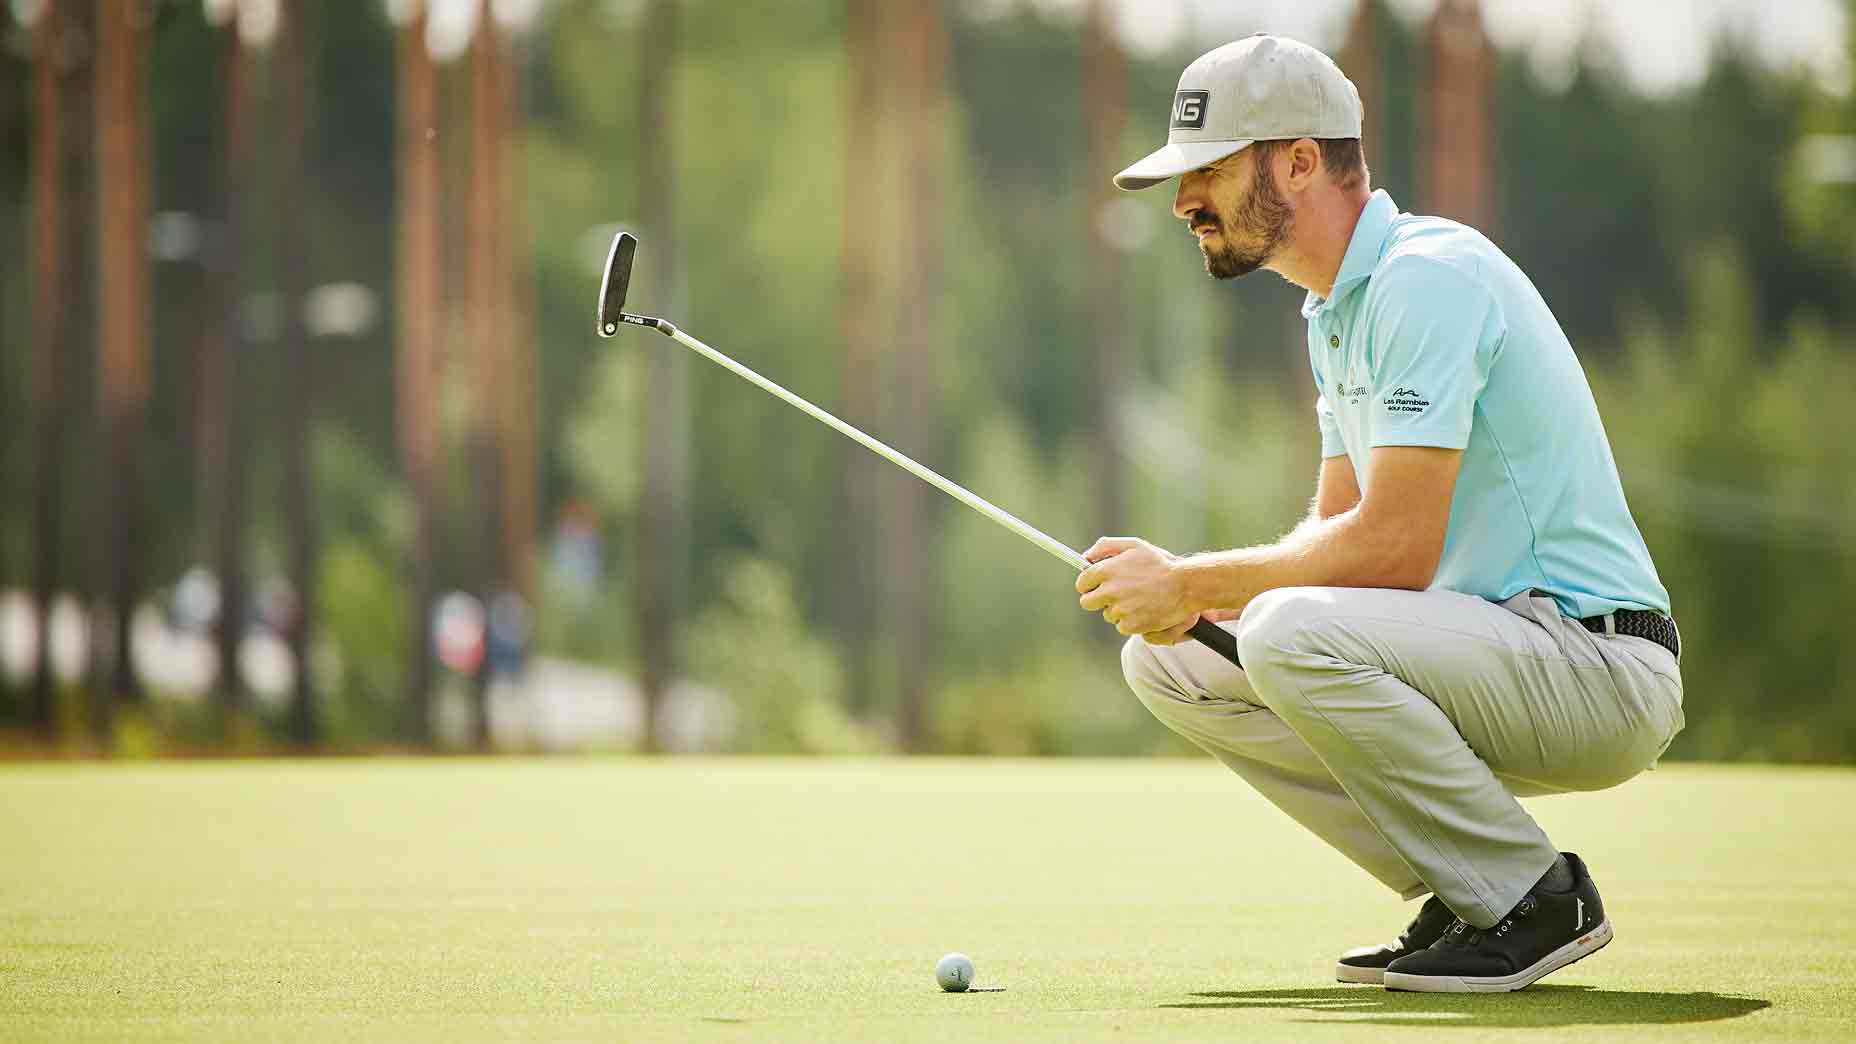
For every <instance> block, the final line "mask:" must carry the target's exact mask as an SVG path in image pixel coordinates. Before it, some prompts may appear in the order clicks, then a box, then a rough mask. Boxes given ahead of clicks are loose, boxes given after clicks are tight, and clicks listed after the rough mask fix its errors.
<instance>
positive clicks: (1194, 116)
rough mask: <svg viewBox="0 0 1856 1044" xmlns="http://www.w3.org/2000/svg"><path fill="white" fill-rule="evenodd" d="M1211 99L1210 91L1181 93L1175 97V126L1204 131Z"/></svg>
mask: <svg viewBox="0 0 1856 1044" xmlns="http://www.w3.org/2000/svg"><path fill="white" fill-rule="evenodd" d="M1211 97H1212V93H1211V92H1210V91H1180V92H1179V93H1177V94H1175V95H1173V126H1175V127H1184V128H1186V129H1188V130H1204V129H1205V106H1206V104H1207V103H1208V102H1210V101H1211Z"/></svg>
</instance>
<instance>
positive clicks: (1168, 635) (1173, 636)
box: [1141, 609, 1244, 645]
mask: <svg viewBox="0 0 1856 1044" xmlns="http://www.w3.org/2000/svg"><path fill="white" fill-rule="evenodd" d="M1242 615H1244V611H1243V610H1242V609H1207V610H1205V611H1204V612H1202V613H1193V614H1192V616H1191V617H1189V618H1188V619H1187V620H1186V622H1185V623H1183V624H1180V625H1179V626H1178V627H1174V628H1172V629H1170V630H1166V631H1159V632H1156V633H1153V634H1143V635H1141V638H1142V639H1144V640H1145V641H1146V642H1147V644H1148V645H1178V644H1179V643H1180V642H1183V641H1185V640H1186V639H1187V638H1188V637H1190V635H1188V633H1187V632H1189V631H1191V630H1192V625H1193V624H1196V623H1198V622H1199V621H1200V620H1210V621H1211V622H1212V623H1224V622H1225V621H1226V620H1235V619H1237V618H1238V617H1240V616H1242Z"/></svg>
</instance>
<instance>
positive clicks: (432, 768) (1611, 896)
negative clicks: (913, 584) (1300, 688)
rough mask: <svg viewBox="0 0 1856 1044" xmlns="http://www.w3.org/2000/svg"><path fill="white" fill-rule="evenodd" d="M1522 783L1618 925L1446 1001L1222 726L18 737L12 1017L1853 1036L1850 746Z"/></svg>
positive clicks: (451, 1039)
mask: <svg viewBox="0 0 1856 1044" xmlns="http://www.w3.org/2000/svg"><path fill="white" fill-rule="evenodd" d="M1530 807H1532V808H1533V809H1534V810H1535V812H1536V813H1537V814H1538V815H1539V816H1540V818H1541V819H1542V821H1543V822H1544V824H1545V825H1546V826H1547V828H1548V830H1549V831H1550V832H1551V833H1552V834H1553V835H1554V838H1555V839H1556V840H1557V841H1559V842H1560V844H1562V845H1563V846H1565V847H1567V848H1569V849H1572V850H1574V851H1577V852H1579V853H1581V854H1583V855H1584V856H1585V857H1586V859H1587V861H1588V862H1589V863H1590V865H1591V867H1592V873H1593V876H1594V877H1595V878H1596V879H1597V881H1598V884H1599V887H1600V888H1601V889H1602V890H1603V892H1604V896H1605V901H1606V904H1607V906H1608V908H1609V910H1610V913H1611V915H1612V918H1613V920H1614V921H1615V922H1616V924H1617V930H1618V938H1617V941H1616V942H1614V943H1613V944H1612V945H1611V946H1610V948H1608V949H1606V950H1604V951H1602V952H1600V953H1599V954H1597V955H1596V956H1593V957H1592V958H1590V959H1588V960H1586V961H1584V962H1583V963H1581V964H1578V965H1575V966H1573V967H1571V968H1568V969H1565V970H1564V971H1561V972H1560V973H1558V974H1556V975H1554V976H1551V977H1549V978H1548V979H1546V980H1545V981H1544V982H1542V983H1541V984H1539V985H1537V986H1535V987H1534V988H1532V989H1529V990H1527V991H1525V992H1522V993H1517V994H1502V995H1489V996H1467V997H1466V996H1424V995H1415V994H1388V993H1386V992H1384V991H1383V990H1380V989H1378V988H1375V987H1366V986H1342V985H1339V984H1337V983H1335V982H1334V981H1333V980H1332V977H1331V973H1332V967H1333V960H1334V957H1335V956H1336V955H1337V954H1338V953H1339V952H1340V951H1341V950H1343V949H1345V948H1346V947H1349V946H1353V945H1358V944H1362V943H1368V942H1375V941H1379V940H1382V939H1384V938H1389V937H1390V936H1392V935H1393V934H1395V933H1396V932H1397V930H1398V929H1399V928H1400V927H1401V926H1402V925H1403V922H1404V921H1405V920H1406V918H1407V917H1408V916H1409V915H1410V913H1411V912H1412V911H1413V910H1414V909H1415V907H1411V906H1407V905H1405V904H1403V903H1401V902H1399V901H1398V900H1397V899H1396V898H1395V897H1393V896H1391V895H1389V894H1387V893H1385V892H1384V891H1383V890H1382V889H1381V888H1380V886H1378V885H1377V884H1376V883H1374V882H1373V881H1372V880H1370V879H1369V878H1367V877H1366V876H1365V875H1364V874H1362V873H1361V872H1360V871H1358V870H1356V869H1354V868H1353V867H1352V866H1350V865H1348V864H1347V863H1345V862H1344V861H1342V860H1341V859H1340V857H1339V856H1337V855H1335V854H1334V853H1332V852H1331V851H1329V850H1328V849H1326V848H1325V847H1323V846H1322V845H1321V844H1320V843H1319V842H1318V841H1316V840H1315V839H1313V838H1312V837H1310V836H1308V835H1306V834H1304V833H1303V832H1302V831H1301V830H1300V829H1299V828H1298V827H1296V826H1295V825H1294V824H1293V823H1291V822H1290V821H1289V820H1287V819H1286V818H1285V817H1283V816H1282V815H1281V814H1280V813H1278V812H1276V811H1275V810H1274V809H1273V808H1271V807H1269V806H1268V805H1267V804H1265V803H1264V802H1263V801H1262V800H1261V799H1259V798H1258V797H1256V795H1254V794H1253V793H1251V792H1250V791H1249V790H1248V789H1247V788H1246V787H1245V786H1244V785H1243V784H1242V783H1241V782H1240V781H1239V780H1238V779H1237V778H1236V777H1235V776H1232V775H1230V774H1229V773H1227V772H1226V771H1225V770H1224V769H1222V768H1220V767H1218V766H1217V765H1216V764H1214V763H1212V762H1211V761H1209V760H1206V759H1197V760H1177V761H1172V760H1144V761H1143V760H1133V761H1035V762H1034V761H996V760H994V761H954V760H895V759H881V760H836V761H827V760H768V759H754V758H742V759H734V760H718V759H701V760H644V759H610V758H600V759H594V758H587V759H566V760H514V759H511V760H430V761H401V760H393V761H382V760H374V761H302V762H269V763H262V762H241V763H224V762H221V763H198V762H196V763H166V764H134V765H94V764H83V765H25V766H11V767H6V768H3V769H0V837H4V838H5V839H6V842H5V847H4V856H3V857H0V1039H4V1040H7V1041H32V1040H59V1041H65V1040H123V1039H137V1040H175V1041H180V1040H186V1041H199V1040H224V1041H251V1040H275V1041H296V1040H329V1041H342V1042H345V1044H346V1042H353V1041H357V1040H395V1041H399V1040H441V1041H445V1042H447V1044H462V1042H466V1041H478V1040H510V1041H539V1040H602V1041H609V1040H673V1041H674V1040H686V1039H688V1040H718V1041H749V1040H752V1041H763V1040H795V1041H799V1040H806V1041H809V1040H819V1039H845V1040H869V1041H908V1040H922V1041H935V1042H945V1041H955V1040H958V1041H992V1040H998V1041H1036V1040H1051V1041H1058V1040H1061V1041H1076V1040H1110V1039H1113V1040H1167V1041H1191V1040H1208V1041H1209V1040H1295V1039H1303V1038H1306V1039H1312V1040H1354V1039H1357V1040H1374V1041H1380V1040H1385V1039H1388V1038H1399V1037H1410V1038H1411V1039H1414V1040H1415V1039H1419V1038H1420V1037H1421V1036H1422V1037H1423V1039H1426V1040H1431V1041H1435V1040H1437V1039H1439V1038H1437V1037H1436V1036H1435V1034H1436V1033H1437V1032H1438V1031H1439V1030H1443V1031H1445V1037H1447V1038H1449V1039H1451V1040H1462V1041H1470V1040H1476V1041H1480V1040H1484V1039H1505V1038H1508V1037H1524V1038H1536V1037H1537V1038H1539V1039H1542V1040H1546V1039H1551V1040H1553V1041H1555V1042H1564V1041H1567V1040H1577V1039H1586V1038H1607V1039H1611V1038H1615V1039H1625V1038H1628V1039H1631V1040H1640V1039H1646V1040H1647V1039H1681V1040H1690V1039H1704V1038H1705V1039H1718V1040H1736V1041H1737V1040H1749V1039H1758V1040H1768V1039H1772V1040H1778V1039H1785V1040H1790V1039H1821V1040H1840V1041H1847V1040H1851V1039H1856V988H1853V987H1852V977H1856V872H1852V870H1851V867H1852V866H1856V772H1852V771H1848V770H1835V769H1776V768H1754V767H1744V768H1743V767H1718V766H1682V765H1676V766H1669V767H1666V768H1664V769H1662V770H1660V771H1657V772H1654V773H1650V774H1648V775H1646V776H1645V777H1643V778H1641V779H1639V780H1636V781H1633V782H1631V783H1629V784H1626V785H1625V786H1623V787H1621V788H1619V789H1617V790H1614V791H1611V792H1608V793H1603V794H1592V795H1576V796H1569V797H1559V798H1546V799H1541V800H1537V801H1532V802H1530ZM950 950H961V951H964V952H966V953H967V954H969V955H971V956H972V958H973V960H974V963H975V965H976V966H977V968H978V979H977V981H978V984H980V985H988V984H992V985H1002V986H1005V987H1006V989H1005V991H1004V992H994V993H977V994H965V995H959V994H944V993H942V992H941V991H940V990H939V989H938V988H937V987H936V986H935V981H934V966H935V961H936V960H937V959H938V958H940V956H941V955H942V954H944V953H946V952H948V951H950Z"/></svg>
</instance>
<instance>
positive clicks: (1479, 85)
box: [1422, 0, 1495, 236]
mask: <svg viewBox="0 0 1856 1044" xmlns="http://www.w3.org/2000/svg"><path fill="white" fill-rule="evenodd" d="M1425 35H1426V43H1427V45H1428V47H1429V49H1430V62H1429V69H1428V76H1429V82H1428V83H1427V85H1426V90H1425V117H1426V119H1425V148H1424V192H1423V199H1422V204H1423V206H1424V207H1425V208H1426V209H1427V210H1430V211H1432V212H1435V213H1437V214H1441V215H1443V216H1445V217H1449V218H1454V219H1455V220H1457V221H1461V222H1463V223H1464V224H1466V225H1470V226H1471V227H1473V228H1476V229H1478V230H1480V231H1482V232H1484V233H1486V234H1488V235H1490V236H1493V235H1494V234H1495V232H1494V228H1493V221H1494V219H1495V198H1494V191H1495V186H1494V177H1495V174H1494V170H1493V169H1492V164H1491V156H1490V150H1489V143H1490V139H1491V133H1490V126H1489V123H1490V111H1489V110H1490V104H1489V79H1490V69H1491V48H1490V45H1489V40H1488V37H1487V36H1486V35H1484V34H1483V31H1482V9H1481V5H1480V4H1479V3H1477V0H1442V2H1440V3H1439V4H1438V5H1437V10H1436V12H1435V13H1434V14H1432V15H1431V22H1430V26H1429V27H1428V29H1427V30H1426V34H1425Z"/></svg>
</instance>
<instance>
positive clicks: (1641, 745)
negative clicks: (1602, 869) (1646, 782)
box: [1239, 588, 1669, 793]
mask: <svg viewBox="0 0 1856 1044" xmlns="http://www.w3.org/2000/svg"><path fill="white" fill-rule="evenodd" d="M1542 601H1544V602H1545V603H1546V606H1547V607H1548V609H1543V607H1542V606H1541V605H1540V604H1537V603H1536V602H1534V601H1532V600H1530V599H1529V598H1528V596H1525V595H1523V596H1519V598H1517V599H1511V600H1510V602H1509V603H1507V604H1506V607H1504V605H1498V604H1496V603H1493V602H1489V601H1486V600H1484V599H1481V598H1476V597H1474V596H1471V595H1464V594H1458V593H1456V592H1453V591H1435V590H1434V591H1398V590H1387V589H1379V588H1285V589H1282V590H1277V591H1270V592H1267V593H1265V594H1264V595H1262V596H1260V597H1259V598H1258V599H1257V600H1256V601H1254V602H1253V603H1252V604H1251V606H1250V608H1249V609H1247V610H1246V611H1245V614H1244V617H1243V619H1242V621H1241V622H1240V625H1239V639H1240V642H1244V641H1245V640H1246V638H1248V639H1249V644H1252V645H1269V646H1277V645H1283V644H1285V643H1287V644H1288V645H1291V646H1293V647H1294V648H1295V649H1297V650H1299V651H1301V652H1305V653H1311V654H1316V655H1320V656H1324V657H1331V658H1333V659H1334V660H1335V661H1337V662H1339V663H1342V664H1350V665H1358V666H1362V667H1368V668H1377V669H1380V670H1383V671H1385V672H1386V673H1388V674H1390V675H1392V676H1393V677H1396V678H1398V679H1399V680H1401V681H1403V682H1404V683H1405V684H1406V685H1408V686H1410V687H1411V688H1412V689H1415V690H1416V691H1417V692H1419V693H1421V694H1423V696H1424V697H1425V698H1427V699H1429V700H1430V701H1431V702H1433V703H1435V704H1436V705H1437V707H1438V708H1439V709H1440V710H1442V711H1443V713H1444V715H1445V716H1446V717H1447V718H1449V719H1450V721H1451V723H1452V724H1454V725H1455V726H1456V729H1457V731H1458V733H1459V734H1461V735H1462V737H1463V739H1464V741H1465V742H1467V743H1468V744H1469V747H1470V749H1471V750H1473V751H1475V753H1476V754H1477V756H1479V757H1481V758H1482V760H1483V761H1484V762H1485V763H1486V764H1488V766H1489V768H1490V769H1491V770H1493V771H1494V772H1495V773H1496V774H1497V775H1498V776H1501V777H1502V778H1503V779H1504V781H1505V782H1507V783H1508V784H1509V785H1510V787H1511V789H1514V790H1515V791H1516V792H1517V793H1545V792H1552V791H1557V790H1589V789H1598V788H1602V787H1607V786H1612V785H1615V784H1617V783H1620V782H1622V781H1623V780H1625V779H1628V778H1630V777H1631V776H1634V775H1636V774H1637V773H1638V772H1640V771H1642V770H1643V768H1645V767H1647V766H1648V765H1649V764H1650V762H1651V761H1653V760H1654V758H1655V756H1656V754H1657V753H1660V751H1661V748H1662V745H1664V744H1666V743H1667V740H1668V738H1669V737H1668V735H1664V734H1662V730H1661V729H1660V728H1659V725H1660V723H1659V722H1653V721H1648V720H1644V718H1645V716H1644V715H1642V714H1641V713H1637V710H1638V708H1639V707H1640V701H1639V700H1638V699H1637V696H1638V694H1635V693H1623V692H1620V689H1619V685H1620V680H1622V681H1623V683H1624V684H1626V685H1631V684H1634V679H1633V672H1632V671H1630V670H1628V669H1620V665H1619V664H1618V663H1617V662H1616V661H1617V657H1616V656H1615V655H1610V652H1611V651H1609V650H1606V649H1605V648H1603V647H1601V646H1598V645H1597V644H1596V642H1595V641H1594V640H1593V637H1594V636H1592V635H1591V634H1590V632H1587V631H1585V630H1584V629H1583V628H1582V627H1580V626H1579V625H1578V624H1576V623H1572V622H1570V621H1565V622H1564V623H1565V624H1566V626H1558V624H1560V623H1561V622H1562V621H1560V618H1559V617H1558V611H1557V609H1556V608H1551V606H1552V602H1551V600H1550V599H1542ZM1549 610H1550V612H1551V615H1550V616H1549V615H1547V613H1548V611H1549ZM1252 628H1257V629H1260V631H1261V632H1262V633H1259V634H1247V632H1249V631H1250V630H1251V629H1252ZM1574 632H1576V633H1574ZM1625 666H1628V665H1625Z"/></svg>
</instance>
